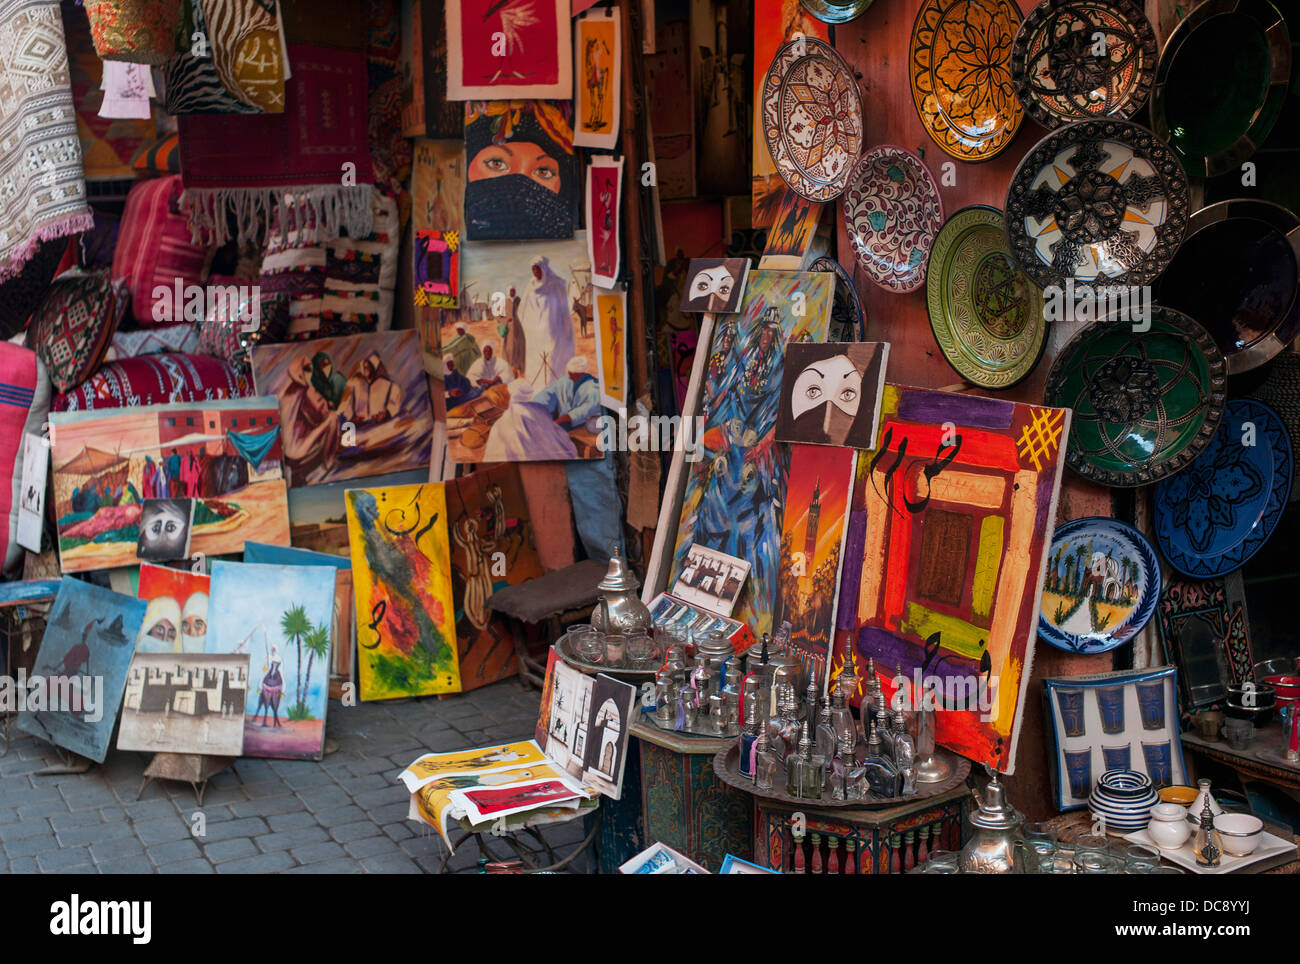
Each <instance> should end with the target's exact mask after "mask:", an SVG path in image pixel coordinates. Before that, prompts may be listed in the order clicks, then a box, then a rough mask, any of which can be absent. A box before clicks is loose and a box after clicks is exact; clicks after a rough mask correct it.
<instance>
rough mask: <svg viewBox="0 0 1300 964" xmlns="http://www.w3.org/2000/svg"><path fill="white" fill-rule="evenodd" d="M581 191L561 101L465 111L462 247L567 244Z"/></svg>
mask: <svg viewBox="0 0 1300 964" xmlns="http://www.w3.org/2000/svg"><path fill="white" fill-rule="evenodd" d="M581 183H582V171H581V169H580V168H579V166H578V158H577V155H576V154H575V153H574V150H573V108H572V105H571V104H569V102H568V101H562V102H561V101H540V100H494V101H471V102H470V103H468V104H466V105H465V235H464V237H465V238H466V239H467V240H469V241H509V240H520V239H529V238H534V239H535V238H571V237H573V231H574V228H575V227H576V225H577V220H578V199H579V197H580V196H581Z"/></svg>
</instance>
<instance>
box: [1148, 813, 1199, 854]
mask: <svg viewBox="0 0 1300 964" xmlns="http://www.w3.org/2000/svg"><path fill="white" fill-rule="evenodd" d="M1191 835H1192V826H1191V824H1189V823H1188V822H1187V808H1186V807H1180V806H1179V805H1178V804H1176V803H1158V804H1156V805H1155V806H1154V807H1152V808H1151V822H1150V823H1148V824H1147V836H1148V837H1150V838H1151V842H1152V843H1154V844H1155V845H1156V846H1157V847H1159V848H1160V849H1161V850H1177V849H1178V848H1179V847H1181V846H1182V845H1183V844H1185V843H1187V838H1188V837H1190V836H1191Z"/></svg>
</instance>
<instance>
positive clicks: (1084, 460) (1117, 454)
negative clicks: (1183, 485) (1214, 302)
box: [1043, 305, 1228, 486]
mask: <svg viewBox="0 0 1300 964" xmlns="http://www.w3.org/2000/svg"><path fill="white" fill-rule="evenodd" d="M1136 327H1139V328H1141V327H1143V326H1142V325H1138V326H1136ZM1134 328H1135V325H1134V323H1133V322H1132V321H1130V320H1128V319H1119V318H1115V317H1112V318H1108V319H1107V320H1105V321H1099V322H1096V323H1095V324H1092V325H1089V326H1088V327H1087V328H1085V329H1083V330H1082V331H1080V332H1079V333H1078V334H1076V335H1075V336H1074V337H1073V338H1071V339H1070V341H1069V342H1068V343H1067V344H1066V346H1065V347H1064V348H1063V349H1062V350H1061V353H1060V354H1059V355H1057V356H1056V361H1055V362H1053V364H1052V369H1051V371H1050V372H1049V373H1048V375H1047V385H1046V387H1045V388H1044V390H1043V404H1045V405H1052V406H1059V407H1065V408H1071V409H1073V410H1074V416H1073V418H1072V420H1071V423H1070V442H1069V446H1068V447H1067V448H1066V454H1065V458H1066V464H1067V465H1069V466H1070V468H1072V469H1074V471H1075V472H1078V473H1079V474H1080V475H1082V476H1083V477H1084V478H1086V479H1090V480H1092V481H1094V482H1099V483H1101V484H1102V485H1112V486H1134V485H1149V484H1150V483H1152V482H1158V481H1159V480H1160V479H1163V478H1166V477H1168V476H1171V475H1173V474H1174V473H1176V472H1179V471H1180V470H1182V469H1183V468H1184V467H1186V466H1187V465H1188V464H1189V463H1190V462H1191V461H1192V460H1193V459H1194V458H1196V456H1198V455H1199V454H1200V453H1201V451H1202V450H1203V449H1204V448H1205V447H1206V446H1207V445H1208V444H1209V443H1210V439H1212V438H1213V437H1214V433H1215V430H1216V429H1218V427H1219V421H1220V420H1221V419H1222V417H1223V406H1224V402H1225V400H1226V398H1227V384H1228V366H1227V363H1226V362H1225V361H1224V360H1223V353H1222V352H1221V351H1219V348H1218V346H1217V345H1215V343H1214V339H1213V338H1211V337H1210V334H1209V332H1207V331H1206V330H1205V329H1204V328H1202V327H1201V326H1200V325H1198V324H1197V323H1196V322H1195V321H1193V320H1192V319H1191V318H1188V317H1187V316H1186V315H1184V314H1182V313H1181V312H1177V311H1174V310H1173V309H1172V308H1162V307H1160V306H1159V305H1153V306H1152V307H1151V318H1150V328H1149V329H1146V330H1142V331H1135V330H1134Z"/></svg>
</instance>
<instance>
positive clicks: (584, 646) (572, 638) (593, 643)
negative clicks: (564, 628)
mask: <svg viewBox="0 0 1300 964" xmlns="http://www.w3.org/2000/svg"><path fill="white" fill-rule="evenodd" d="M569 650H570V652H574V651H576V652H577V654H578V656H579V657H581V658H582V660H583V662H586V663H593V664H596V665H599V664H600V663H602V662H604V660H605V641H604V640H603V639H602V638H601V635H600V633H599V632H597V631H596V629H595V628H594V627H592V626H573V627H570V629H569Z"/></svg>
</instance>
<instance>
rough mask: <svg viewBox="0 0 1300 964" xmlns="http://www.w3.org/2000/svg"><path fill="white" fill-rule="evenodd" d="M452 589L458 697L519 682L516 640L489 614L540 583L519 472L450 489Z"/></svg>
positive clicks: (472, 478)
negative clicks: (498, 601)
mask: <svg viewBox="0 0 1300 964" xmlns="http://www.w3.org/2000/svg"><path fill="white" fill-rule="evenodd" d="M447 530H448V532H449V533H450V535H451V585H452V598H453V599H454V600H455V612H456V640H457V645H458V651H459V653H460V682H461V690H462V691H468V690H472V689H477V688H478V687H480V686H486V685H487V684H488V683H495V682H496V681H497V680H502V679H506V678H508V677H510V676H514V675H515V673H516V672H517V671H518V661H517V660H516V658H515V647H514V637H513V636H512V635H511V632H510V628H509V627H508V626H507V625H506V624H505V622H504V620H503V619H502V617H500V616H498V615H497V614H496V613H494V612H492V610H490V609H488V608H487V601H488V598H489V597H490V596H491V595H492V594H493V593H494V592H496V591H497V590H498V589H504V588H505V587H506V586H517V585H519V584H520V583H522V582H526V581H528V580H529V579H536V578H537V577H538V576H540V575H542V563H541V559H540V558H539V557H538V555H537V546H536V543H535V537H534V534H533V527H532V524H531V523H530V522H529V520H528V500H527V498H526V496H525V495H524V486H523V483H522V481H520V477H519V467H518V466H515V465H496V466H492V467H490V468H482V469H479V470H478V471H477V472H474V473H473V474H472V475H467V476H464V477H463V478H460V479H456V480H455V481H454V482H448V483H447Z"/></svg>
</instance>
